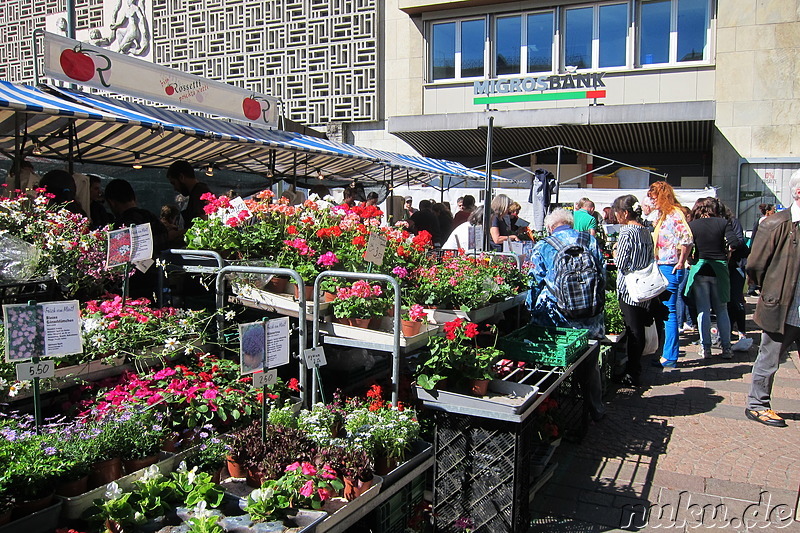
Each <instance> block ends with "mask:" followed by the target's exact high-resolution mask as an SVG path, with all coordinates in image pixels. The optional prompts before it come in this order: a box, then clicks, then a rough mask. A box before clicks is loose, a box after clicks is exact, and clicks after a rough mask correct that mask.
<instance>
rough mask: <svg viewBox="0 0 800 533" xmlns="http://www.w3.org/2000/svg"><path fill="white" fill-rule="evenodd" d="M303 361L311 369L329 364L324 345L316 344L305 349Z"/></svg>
mask: <svg viewBox="0 0 800 533" xmlns="http://www.w3.org/2000/svg"><path fill="white" fill-rule="evenodd" d="M303 361H304V362H305V364H306V368H308V369H309V370H311V369H312V368H317V367H320V366H325V365H327V364H328V361H327V360H326V359H325V350H324V349H323V348H322V346H315V347H313V348H308V349H307V350H304V351H303Z"/></svg>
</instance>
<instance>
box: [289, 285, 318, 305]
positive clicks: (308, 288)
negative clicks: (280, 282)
mask: <svg viewBox="0 0 800 533" xmlns="http://www.w3.org/2000/svg"><path fill="white" fill-rule="evenodd" d="M293 285H294V284H293ZM304 292H305V295H306V301H307V302H311V301H313V300H314V286H313V285H305V286H304ZM294 297H295V298H297V299H300V290H299V289H298V287H297V285H294Z"/></svg>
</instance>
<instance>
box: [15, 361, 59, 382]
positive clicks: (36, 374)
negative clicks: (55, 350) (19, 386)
mask: <svg viewBox="0 0 800 533" xmlns="http://www.w3.org/2000/svg"><path fill="white" fill-rule="evenodd" d="M16 369H17V381H30V380H32V379H33V378H52V377H53V376H54V375H55V365H54V364H53V362H52V361H39V362H38V363H18V364H17V366H16Z"/></svg>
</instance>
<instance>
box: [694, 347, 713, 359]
mask: <svg viewBox="0 0 800 533" xmlns="http://www.w3.org/2000/svg"><path fill="white" fill-rule="evenodd" d="M697 353H699V354H700V357H702V358H703V359H710V358H711V347H710V346H701V347H700V349H699V350H698V352H697Z"/></svg>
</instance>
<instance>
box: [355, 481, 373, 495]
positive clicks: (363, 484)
mask: <svg viewBox="0 0 800 533" xmlns="http://www.w3.org/2000/svg"><path fill="white" fill-rule="evenodd" d="M373 481H374V477H373V478H370V479H369V481H362V480H359V481H358V495H359V496H361V495H362V494H364V493H365V492H367V491H368V490H369V488H370V487H371V486H372V483H373Z"/></svg>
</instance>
